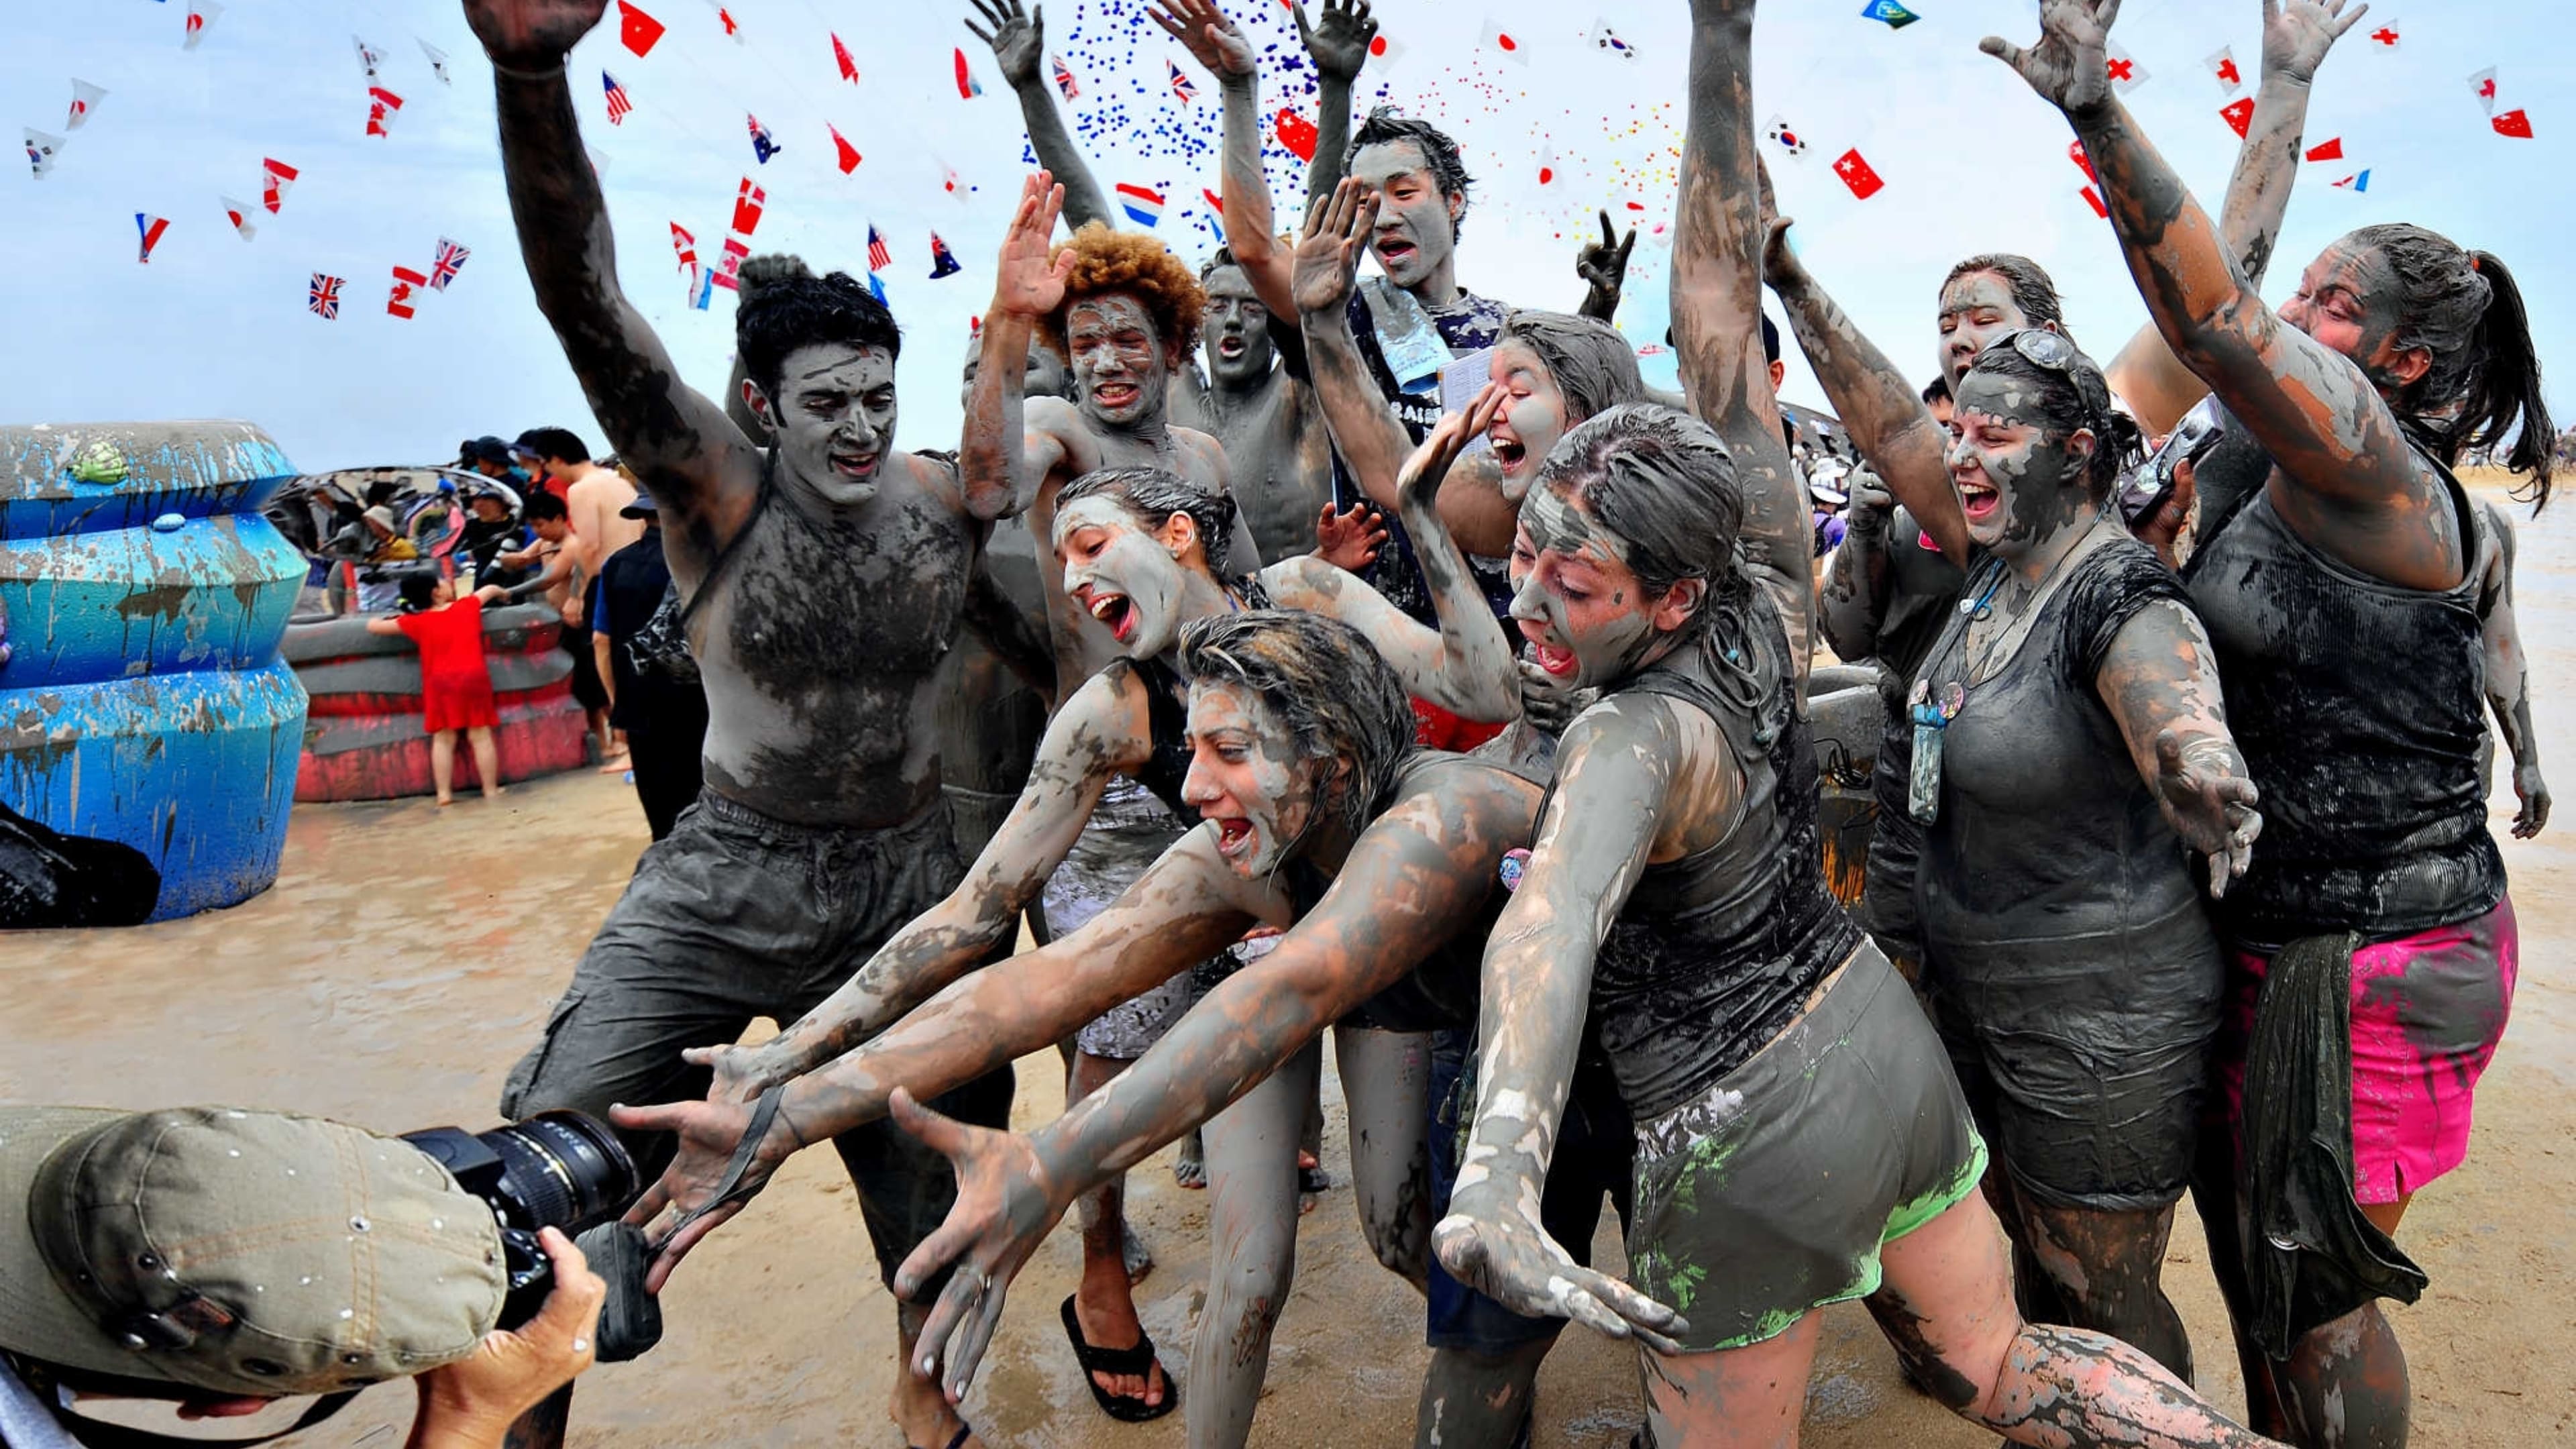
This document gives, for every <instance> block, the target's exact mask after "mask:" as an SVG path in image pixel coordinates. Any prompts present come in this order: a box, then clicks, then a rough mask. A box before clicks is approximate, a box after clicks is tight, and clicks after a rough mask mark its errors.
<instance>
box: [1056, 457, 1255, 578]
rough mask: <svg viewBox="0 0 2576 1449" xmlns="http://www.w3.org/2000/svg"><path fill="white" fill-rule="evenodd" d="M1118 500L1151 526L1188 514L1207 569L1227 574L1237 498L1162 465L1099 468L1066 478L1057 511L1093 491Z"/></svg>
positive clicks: (1148, 526)
mask: <svg viewBox="0 0 2576 1449" xmlns="http://www.w3.org/2000/svg"><path fill="white" fill-rule="evenodd" d="M1095 494H1096V495H1098V496H1100V497H1103V498H1110V499H1115V500H1116V501H1117V502H1118V503H1119V504H1121V505H1122V506H1124V507H1125V508H1126V510H1127V511H1128V512H1129V513H1130V514H1133V515H1134V516H1135V518H1136V521H1137V522H1139V523H1142V524H1143V525H1145V526H1146V527H1147V528H1161V527H1162V526H1163V525H1164V524H1165V523H1168V522H1170V521H1171V517H1172V515H1173V514H1175V513H1186V514H1188V515H1189V516H1190V521H1191V522H1192V523H1195V524H1197V525H1198V528H1199V546H1200V547H1201V548H1203V549H1205V550H1206V551H1207V561H1208V572H1210V573H1212V574H1215V575H1216V576H1217V577H1218V578H1220V579H1222V578H1225V577H1227V574H1226V563H1227V554H1228V553H1229V552H1230V550H1229V547H1228V545H1230V544H1231V543H1232V542H1233V539H1234V512H1235V507H1234V499H1233V498H1232V497H1231V496H1229V495H1227V494H1226V493H1223V492H1221V491H1219V490H1217V489H1214V488H1208V487H1205V486H1202V485H1201V484H1198V483H1194V482H1192V481H1190V480H1189V479H1187V478H1184V477H1182V476H1181V475H1180V474H1178V473H1174V472H1171V471H1169V470H1167V469H1162V468H1099V469H1095V470H1093V471H1091V472H1089V473H1085V474H1083V475H1082V476H1081V477H1079V478H1076V479H1074V480H1073V481H1072V482H1070V483H1067V484H1066V485H1064V487H1063V488H1062V489H1061V490H1059V491H1058V492H1057V493H1056V495H1055V511H1056V516H1057V517H1059V518H1061V517H1063V516H1064V510H1065V509H1066V508H1068V507H1070V506H1072V505H1073V504H1074V503H1075V502H1077V501H1078V500H1081V499H1084V498H1089V497H1092V496H1094V495H1095Z"/></svg>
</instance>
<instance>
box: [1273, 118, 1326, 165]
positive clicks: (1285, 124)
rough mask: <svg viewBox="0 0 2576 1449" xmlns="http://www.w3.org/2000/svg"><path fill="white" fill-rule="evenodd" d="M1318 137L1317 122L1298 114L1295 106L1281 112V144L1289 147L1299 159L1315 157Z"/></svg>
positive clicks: (1304, 159) (1308, 159)
mask: <svg viewBox="0 0 2576 1449" xmlns="http://www.w3.org/2000/svg"><path fill="white" fill-rule="evenodd" d="M1317 139H1318V133H1317V132H1316V130H1315V123H1314V122H1312V121H1310V120H1307V119H1306V118H1305V117H1304V116H1301V115H1299V114H1297V110H1296V108H1295V107H1294V106H1289V107H1285V108H1283V109H1282V110H1281V111H1280V112H1279V144H1280V145H1282V146H1285V147H1287V148H1288V149H1289V151H1290V152H1291V153H1293V154H1294V155H1295V156H1296V158H1297V159H1298V160H1300V161H1312V160H1314V159H1315V144H1316V141H1317Z"/></svg>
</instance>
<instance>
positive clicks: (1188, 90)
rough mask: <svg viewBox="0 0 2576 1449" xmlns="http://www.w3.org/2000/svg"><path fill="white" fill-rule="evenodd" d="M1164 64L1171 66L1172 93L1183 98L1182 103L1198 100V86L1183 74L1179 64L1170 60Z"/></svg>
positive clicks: (1186, 103)
mask: <svg viewBox="0 0 2576 1449" xmlns="http://www.w3.org/2000/svg"><path fill="white" fill-rule="evenodd" d="M1163 64H1164V65H1166V66H1170V67H1171V71H1172V94H1173V95H1176V96H1179V97H1180V98H1181V104H1182V105H1185V106H1186V105H1188V104H1190V103H1191V102H1192V101H1195V100H1197V99H1198V98H1199V88H1198V86H1197V85H1196V84H1194V83H1193V82H1192V81H1191V80H1190V78H1189V77H1188V76H1185V75H1183V74H1181V68H1180V67H1179V66H1178V65H1174V64H1173V63H1172V62H1171V61H1168V60H1167V61H1164V62H1163Z"/></svg>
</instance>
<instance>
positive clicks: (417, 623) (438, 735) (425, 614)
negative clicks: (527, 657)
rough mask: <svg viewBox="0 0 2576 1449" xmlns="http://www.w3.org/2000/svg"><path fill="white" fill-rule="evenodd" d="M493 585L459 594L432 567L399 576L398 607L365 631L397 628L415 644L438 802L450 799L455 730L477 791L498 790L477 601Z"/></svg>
mask: <svg viewBox="0 0 2576 1449" xmlns="http://www.w3.org/2000/svg"><path fill="white" fill-rule="evenodd" d="M501 594H502V590H501V588H500V587H499V586H498V585H487V586H486V587H483V588H479V589H476V590H475V591H474V592H472V593H470V594H467V595H466V596H465V597H463V598H461V599H460V598H458V597H457V596H456V585H455V584H454V583H452V582H450V581H449V580H447V579H443V578H440V577H438V576H436V575H434V574H413V575H411V576H410V577H408V578H405V579H404V580H403V581H402V600H403V609H404V612H403V613H400V614H397V615H394V616H393V617H391V618H387V619H370V620H368V621H367V632H368V633H370V634H400V635H402V636H403V637H405V638H407V639H409V640H411V642H412V647H413V648H415V649H418V650H419V651H420V726H421V728H422V729H425V730H427V731H429V777H430V782H431V784H433V785H435V786H436V787H437V790H438V803H439V804H441V805H453V804H455V803H456V792H455V784H456V736H457V732H458V731H460V730H461V731H463V732H464V734H465V738H466V740H467V741H468V743H470V744H471V745H472V746H473V749H474V773H475V776H476V777H477V778H478V779H480V780H481V781H482V784H483V798H484V799H486V800H489V799H492V798H493V797H494V796H497V795H499V794H500V793H501V753H500V749H499V747H498V746H497V745H496V744H495V743H494V741H493V738H492V727H493V726H494V725H497V724H499V723H500V722H501V716H500V711H499V710H498V708H496V707H495V705H494V703H493V699H492V671H491V669H490V668H489V667H488V666H486V665H485V664H484V662H483V606H484V605H485V604H486V603H489V602H491V601H492V600H495V599H498V598H500V597H501Z"/></svg>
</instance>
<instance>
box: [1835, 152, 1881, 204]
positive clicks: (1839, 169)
mask: <svg viewBox="0 0 2576 1449" xmlns="http://www.w3.org/2000/svg"><path fill="white" fill-rule="evenodd" d="M1834 174H1835V175H1836V176H1839V177H1841V178H1842V179H1843V185H1845V186H1848V187H1850V188H1851V194H1852V195H1854V196H1856V197H1858V198H1860V199H1861V200H1863V201H1867V200H1869V199H1870V198H1871V197H1873V196H1876V195H1877V194H1878V193H1879V191H1880V190H1881V189H1882V188H1884V187H1885V186H1886V185H1887V183H1886V182H1884V181H1881V180H1879V179H1878V173H1877V172H1876V171H1873V170H1871V169H1870V165H1869V162H1867V161H1865V160H1863V159H1862V158H1861V154H1860V148H1859V147H1857V146H1855V147H1853V148H1852V149H1850V150H1848V151H1845V152H1844V153H1843V154H1842V155H1840V156H1838V157H1836V158H1835V160H1834Z"/></svg>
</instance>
